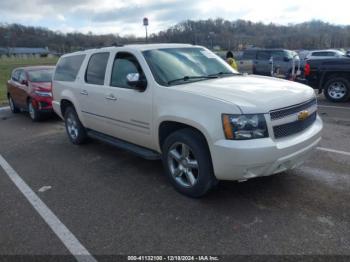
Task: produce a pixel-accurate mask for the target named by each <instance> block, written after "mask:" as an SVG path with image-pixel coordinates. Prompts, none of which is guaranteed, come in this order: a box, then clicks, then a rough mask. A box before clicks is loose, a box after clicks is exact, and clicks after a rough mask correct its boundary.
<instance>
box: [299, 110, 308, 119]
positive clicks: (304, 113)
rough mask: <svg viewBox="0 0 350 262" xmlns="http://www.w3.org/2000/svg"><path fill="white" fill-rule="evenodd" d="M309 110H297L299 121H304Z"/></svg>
mask: <svg viewBox="0 0 350 262" xmlns="http://www.w3.org/2000/svg"><path fill="white" fill-rule="evenodd" d="M309 115H310V114H309V112H308V111H307V110H305V111H301V112H299V114H298V120H299V121H304V120H305V119H306V118H308V117H309Z"/></svg>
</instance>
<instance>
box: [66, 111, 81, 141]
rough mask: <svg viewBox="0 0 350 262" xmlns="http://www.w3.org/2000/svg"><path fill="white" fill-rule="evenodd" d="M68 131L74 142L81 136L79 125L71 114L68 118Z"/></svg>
mask: <svg viewBox="0 0 350 262" xmlns="http://www.w3.org/2000/svg"><path fill="white" fill-rule="evenodd" d="M67 130H68V134H69V136H70V137H71V138H72V139H73V140H75V139H77V137H78V135H79V131H78V124H77V121H76V120H75V119H74V117H73V116H72V114H69V116H68V118H67Z"/></svg>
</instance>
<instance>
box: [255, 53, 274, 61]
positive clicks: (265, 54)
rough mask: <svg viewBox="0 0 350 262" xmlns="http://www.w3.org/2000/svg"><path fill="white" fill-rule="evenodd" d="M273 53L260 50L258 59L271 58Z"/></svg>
mask: <svg viewBox="0 0 350 262" xmlns="http://www.w3.org/2000/svg"><path fill="white" fill-rule="evenodd" d="M270 58H271V53H270V52H268V51H260V52H258V55H257V59H258V60H270Z"/></svg>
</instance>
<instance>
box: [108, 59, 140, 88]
mask: <svg viewBox="0 0 350 262" xmlns="http://www.w3.org/2000/svg"><path fill="white" fill-rule="evenodd" d="M131 73H138V74H140V78H141V79H142V78H145V75H144V73H143V71H142V69H141V66H140V64H139V62H138V61H137V59H136V57H135V56H133V55H132V54H129V53H118V54H117V55H116V57H115V60H114V63H113V69H112V76H111V86H116V87H122V88H131V86H129V84H128V81H127V79H126V76H127V75H128V74H131Z"/></svg>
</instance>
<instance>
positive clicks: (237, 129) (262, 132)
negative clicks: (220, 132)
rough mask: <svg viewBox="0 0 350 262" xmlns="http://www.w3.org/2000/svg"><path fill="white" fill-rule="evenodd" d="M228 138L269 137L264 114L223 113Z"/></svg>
mask: <svg viewBox="0 0 350 262" xmlns="http://www.w3.org/2000/svg"><path fill="white" fill-rule="evenodd" d="M222 124H223V128H224V133H225V136H226V139H230V140H247V139H256V138H264V137H268V131H267V126H266V120H265V117H264V115H263V114H257V115H227V114H223V115H222Z"/></svg>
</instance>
